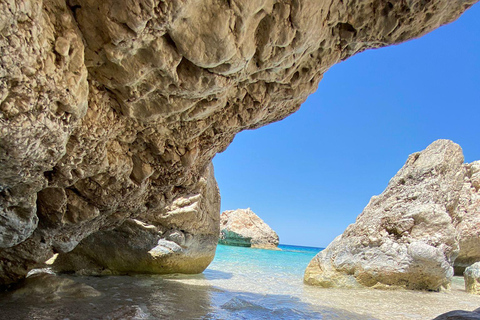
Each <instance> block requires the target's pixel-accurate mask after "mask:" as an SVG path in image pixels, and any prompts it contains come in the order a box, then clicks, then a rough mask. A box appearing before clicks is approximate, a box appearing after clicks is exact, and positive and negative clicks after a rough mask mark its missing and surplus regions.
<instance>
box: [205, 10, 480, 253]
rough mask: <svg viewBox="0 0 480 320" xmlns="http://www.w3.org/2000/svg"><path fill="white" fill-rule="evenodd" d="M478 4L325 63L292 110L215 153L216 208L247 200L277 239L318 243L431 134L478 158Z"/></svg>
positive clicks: (354, 212)
mask: <svg viewBox="0 0 480 320" xmlns="http://www.w3.org/2000/svg"><path fill="white" fill-rule="evenodd" d="M478 21H480V4H477V5H476V6H474V7H473V8H471V9H470V10H468V11H467V12H466V13H465V14H464V15H463V16H461V17H460V18H459V19H458V20H457V21H455V22H453V23H452V24H449V25H447V26H444V27H441V28H440V29H437V30H435V31H433V32H432V33H430V34H428V35H426V36H424V37H422V38H420V39H416V40H412V41H409V42H406V43H403V44H401V45H397V46H391V47H387V48H382V49H378V50H369V51H366V52H363V53H361V54H358V55H356V56H354V57H352V58H350V59H348V60H347V61H344V62H342V63H340V64H337V65H335V66H334V67H332V68H331V69H330V70H329V71H328V72H327V73H326V74H325V76H324V79H323V80H322V81H321V82H320V85H319V87H318V90H317V92H316V93H314V94H313V95H311V96H310V97H309V98H308V100H307V101H306V102H305V103H304V104H303V105H302V107H301V108H300V110H299V111H298V112H297V113H295V114H293V115H291V116H290V117H288V118H286V119H285V120H282V121H280V122H277V123H273V124H270V125H268V126H266V127H263V128H260V129H257V130H251V131H244V132H241V133H240V134H238V135H237V136H236V137H235V140H234V141H233V143H232V144H231V145H230V146H229V147H228V148H227V150H226V151H225V152H223V153H221V154H218V155H217V156H216V157H215V159H214V161H213V162H214V165H215V175H216V177H217V181H218V184H219V187H220V193H221V195H222V211H224V210H231V209H237V208H247V207H250V208H251V209H252V210H253V211H254V212H255V213H257V214H258V215H259V216H260V217H261V218H262V219H263V220H264V221H265V222H267V223H268V224H269V225H270V226H271V227H272V228H273V229H274V230H275V231H276V232H277V233H278V234H279V236H280V242H281V243H283V244H294V245H306V246H318V247H325V246H327V245H328V244H329V243H330V242H331V241H332V240H333V239H334V238H335V237H336V236H337V235H339V234H341V233H342V232H343V231H344V230H345V228H346V227H347V226H348V224H350V223H353V222H355V218H356V217H357V216H358V215H359V214H360V213H361V212H362V210H363V208H364V207H365V206H366V205H367V203H368V201H369V199H370V197H371V196H373V195H377V194H380V193H381V192H382V191H383V190H384V189H385V187H386V186H387V183H388V181H389V180H390V178H391V177H393V176H394V175H395V174H396V172H397V171H398V170H399V169H400V168H401V167H402V166H403V164H404V163H405V161H406V159H407V157H408V155H409V154H411V153H413V152H416V151H420V150H422V149H424V148H425V147H426V146H428V145H429V144H430V143H432V142H433V141H435V140H436V139H451V140H453V141H454V142H456V143H458V144H460V146H461V147H462V148H463V151H464V155H465V161H466V162H472V161H475V160H480V144H479V137H480V135H479V133H480V23H478Z"/></svg>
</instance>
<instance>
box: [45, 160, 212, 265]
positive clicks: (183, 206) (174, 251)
mask: <svg viewBox="0 0 480 320" xmlns="http://www.w3.org/2000/svg"><path fill="white" fill-rule="evenodd" d="M142 219H143V221H140V220H137V219H130V220H127V221H125V222H124V223H123V224H122V225H121V226H120V227H118V228H116V229H114V230H110V231H101V232H97V233H95V234H93V235H91V236H89V237H87V238H86V239H84V240H83V241H82V242H80V244H79V245H78V246H77V247H76V248H75V249H74V250H73V251H71V252H69V253H63V254H60V255H59V256H58V257H57V258H56V260H55V263H54V264H53V268H54V269H55V270H56V271H59V272H72V271H74V272H76V273H78V274H82V275H91V274H93V275H98V274H125V273H157V274H162V273H173V272H181V273H200V272H202V271H203V270H204V269H205V268H206V267H207V266H208V265H209V264H210V262H211V261H212V260H213V257H214V256H215V249H216V244H217V239H218V232H219V219H220V194H219V191H218V187H217V182H216V180H215V177H214V172H213V165H210V166H209V167H208V168H207V170H206V172H205V173H204V175H203V177H202V178H201V179H200V180H199V181H198V182H197V184H196V187H195V188H194V189H193V190H191V191H190V193H189V194H188V195H186V196H182V197H179V198H177V199H175V200H174V201H173V203H172V204H171V205H170V206H167V207H166V208H165V210H164V212H161V213H159V214H156V215H146V216H144V217H142Z"/></svg>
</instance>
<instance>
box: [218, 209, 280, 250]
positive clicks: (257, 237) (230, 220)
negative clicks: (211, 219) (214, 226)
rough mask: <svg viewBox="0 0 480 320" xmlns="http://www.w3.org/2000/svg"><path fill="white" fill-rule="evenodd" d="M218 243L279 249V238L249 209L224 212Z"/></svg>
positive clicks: (221, 218)
mask: <svg viewBox="0 0 480 320" xmlns="http://www.w3.org/2000/svg"><path fill="white" fill-rule="evenodd" d="M218 243H220V244H226V245H230V246H240V247H253V248H265V249H272V248H276V247H278V243H279V238H278V235H277V233H276V232H275V231H273V230H272V228H270V226H269V225H267V224H266V223H265V222H264V221H263V220H262V219H261V218H260V217H259V216H257V215H256V214H255V213H254V212H253V211H252V210H251V209H250V208H248V209H237V210H227V211H224V212H222V214H221V216H220V237H219V240H218Z"/></svg>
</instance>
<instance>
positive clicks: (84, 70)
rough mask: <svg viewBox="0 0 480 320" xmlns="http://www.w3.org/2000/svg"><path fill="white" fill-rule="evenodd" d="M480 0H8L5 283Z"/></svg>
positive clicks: (185, 180)
mask: <svg viewBox="0 0 480 320" xmlns="http://www.w3.org/2000/svg"><path fill="white" fill-rule="evenodd" d="M476 1H477V0H432V1H424V0H411V1H383V0H381V1H380V0H365V1H342V0H330V1H321V2H319V1H311V0H308V1H293V0H292V1H291V0H287V1H275V0H261V1H259V0H245V1H220V0H202V1H191V0H181V1H180V0H172V1H145V0H137V1H131V0H103V1H96V0H69V1H59V0H15V1H2V2H0V48H1V53H2V54H1V55H0V56H1V57H0V60H1V63H0V78H1V79H2V81H1V82H0V106H1V113H0V145H1V148H0V172H1V174H0V286H2V285H8V284H9V283H13V282H15V281H18V280H19V279H21V278H22V277H24V276H25V275H26V274H27V272H28V270H29V269H31V268H33V267H35V266H36V265H37V264H39V263H42V262H44V261H45V260H47V259H48V258H49V257H50V256H52V255H53V254H54V253H65V252H68V251H70V250H72V249H73V248H75V246H76V245H77V244H78V243H79V242H80V241H82V239H85V238H86V237H88V236H89V235H91V234H93V233H96V232H98V231H105V230H109V229H110V230H111V229H114V228H115V227H118V226H120V225H121V224H122V223H123V222H124V221H126V220H128V219H131V218H135V219H139V220H140V221H144V220H145V221H146V220H148V219H147V216H149V215H150V216H151V215H152V214H155V213H158V212H165V211H166V210H167V209H166V208H167V207H169V206H172V205H173V201H175V199H179V198H181V197H184V196H188V193H189V192H190V191H191V190H192V188H194V186H195V185H196V184H197V182H198V180H199V179H200V176H201V174H202V172H203V171H204V169H205V168H206V167H207V165H208V164H209V163H210V161H211V160H212V158H213V157H214V156H215V154H216V153H217V152H220V151H223V150H224V149H225V148H226V147H227V146H228V145H229V144H230V142H231V141H232V140H233V138H234V136H235V134H236V133H238V132H240V131H242V130H245V129H252V128H257V127H260V126H262V125H265V124H268V123H271V122H274V121H278V120H280V119H283V118H284V117H286V116H287V115H289V114H291V113H293V112H294V111H296V110H297V109H298V108H299V106H300V104H301V103H302V102H303V101H304V100H305V99H306V98H307V96H308V95H309V94H310V93H312V92H313V91H315V90H316V88H317V85H318V83H319V81H320V79H321V78H322V76H323V74H324V73H325V72H326V71H327V70H328V68H330V67H331V66H332V65H334V64H335V63H337V62H340V61H342V60H344V59H347V58H348V57H350V56H352V55H354V54H356V53H358V52H362V51H364V50H366V49H369V48H378V47H382V46H386V45H390V44H396V43H400V42H403V41H406V40H408V39H412V38H416V37H418V36H421V35H423V34H425V33H427V32H429V31H431V30H433V29H435V28H437V27H439V26H441V25H442V24H445V23H448V22H451V21H453V20H454V19H456V18H457V17H458V16H459V15H460V14H461V13H462V12H463V11H465V10H466V9H467V8H468V7H469V6H470V5H472V4H473V3H475V2H476ZM138 234H139V235H140V234H143V233H141V232H140V233H138Z"/></svg>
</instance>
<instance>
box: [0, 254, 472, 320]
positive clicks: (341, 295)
mask: <svg viewBox="0 0 480 320" xmlns="http://www.w3.org/2000/svg"><path fill="white" fill-rule="evenodd" d="M279 249H281V250H264V249H252V248H242V247H231V246H223V245H219V246H218V249H217V253H216V256H215V259H214V261H213V262H212V264H211V265H210V266H209V267H208V269H207V270H205V272H204V273H203V274H199V275H179V274H176V275H167V276H160V275H150V276H149V275H136V276H108V277H87V276H61V277H65V278H68V279H73V280H74V281H76V282H77V283H83V284H86V285H88V286H91V287H93V288H94V289H95V290H97V291H98V292H99V294H100V295H99V296H97V297H87V298H82V297H78V296H75V295H73V296H68V295H66V296H63V297H62V298H58V299H57V298H55V299H42V298H43V297H42V296H39V295H38V294H36V293H33V294H28V293H27V294H11V293H6V294H5V293H2V294H0V319H29V320H30V319H32V320H34V319H54V320H56V319H61V320H66V319H68V320H76V319H106V320H107V319H108V320H110V319H388V320H390V319H432V318H434V317H435V316H437V315H439V314H441V313H444V312H447V311H451V310H455V309H462V310H473V309H476V308H477V307H480V297H478V296H474V295H469V294H466V293H465V291H464V289H463V279H461V278H455V279H454V282H453V286H452V289H451V290H450V291H446V292H439V293H438V292H414V291H403V290H392V291H380V290H373V289H356V290H346V289H323V288H318V287H311V286H307V285H304V284H303V272H304V270H305V268H306V266H307V265H308V263H309V262H310V260H311V259H312V258H313V257H314V256H315V254H316V253H318V252H319V251H320V250H321V249H320V248H310V247H298V246H288V245H280V246H279ZM45 297H46V295H45Z"/></svg>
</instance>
